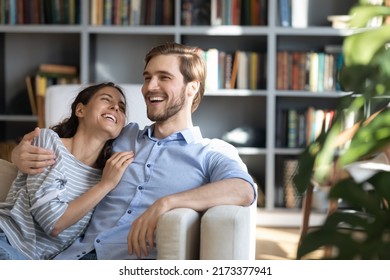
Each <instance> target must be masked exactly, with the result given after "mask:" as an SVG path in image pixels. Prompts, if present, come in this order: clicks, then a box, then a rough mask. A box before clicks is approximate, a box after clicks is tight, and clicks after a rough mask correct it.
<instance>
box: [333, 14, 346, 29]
mask: <svg viewBox="0 0 390 280" xmlns="http://www.w3.org/2000/svg"><path fill="white" fill-rule="evenodd" d="M350 19H351V16H349V15H331V16H328V21H330V22H331V23H332V27H333V28H334V29H346V28H348V23H349V21H350Z"/></svg>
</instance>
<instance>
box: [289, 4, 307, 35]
mask: <svg viewBox="0 0 390 280" xmlns="http://www.w3.org/2000/svg"><path fill="white" fill-rule="evenodd" d="M309 2H310V1H309V0H291V26H292V27H294V28H306V27H307V26H308V17H309V5H310V3H309Z"/></svg>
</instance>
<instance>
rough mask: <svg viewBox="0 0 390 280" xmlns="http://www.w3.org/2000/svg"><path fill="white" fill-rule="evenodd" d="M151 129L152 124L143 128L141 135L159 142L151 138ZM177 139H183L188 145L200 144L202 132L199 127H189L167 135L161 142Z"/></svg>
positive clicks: (152, 127)
mask: <svg viewBox="0 0 390 280" xmlns="http://www.w3.org/2000/svg"><path fill="white" fill-rule="evenodd" d="M153 129H154V124H152V125H150V126H146V127H145V128H144V130H143V131H142V132H141V135H145V136H147V137H149V138H150V139H153V140H161V139H156V138H155V137H153ZM177 139H184V140H185V141H186V142H187V144H189V143H194V142H195V143H196V142H200V141H201V140H202V139H203V137H202V132H201V131H200V128H199V126H194V127H190V128H187V129H184V130H181V131H178V132H175V133H172V134H171V135H169V136H168V137H166V138H165V139H162V140H167V141H169V140H177Z"/></svg>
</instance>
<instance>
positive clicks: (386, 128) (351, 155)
mask: <svg viewBox="0 0 390 280" xmlns="http://www.w3.org/2000/svg"><path fill="white" fill-rule="evenodd" d="M389 142H390V109H389V108H385V109H384V110H383V111H382V112H380V113H379V114H378V116H377V117H376V118H374V119H373V120H372V121H371V122H370V123H368V124H367V125H365V126H361V127H360V128H359V130H358V131H357V132H356V134H355V135H354V137H353V138H352V141H351V143H350V146H349V147H348V149H347V150H346V151H345V152H344V154H342V155H340V157H339V163H340V166H346V165H347V164H350V163H352V162H355V161H357V160H360V159H362V158H364V157H365V156H367V155H369V154H372V153H374V152H377V151H379V150H380V149H382V148H383V147H385V146H386V145H388V143H389Z"/></svg>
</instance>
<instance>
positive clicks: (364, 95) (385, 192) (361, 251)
mask: <svg viewBox="0 0 390 280" xmlns="http://www.w3.org/2000/svg"><path fill="white" fill-rule="evenodd" d="M388 15H390V8H389V7H384V6H372V5H369V3H368V0H360V1H359V3H358V4H357V5H356V6H354V7H352V8H351V10H350V16H351V20H350V22H349V25H350V28H349V29H348V34H346V38H345V39H344V42H343V55H344V67H343V70H342V72H341V74H340V77H339V78H340V81H341V84H342V86H343V88H344V90H345V91H350V92H352V93H351V94H349V95H347V96H345V97H343V98H342V99H341V101H340V103H339V106H338V108H337V109H336V114H335V118H334V120H333V123H332V126H331V128H330V129H329V130H328V132H326V133H325V132H323V133H321V135H320V136H319V137H318V138H317V140H316V141H314V142H313V143H311V144H310V145H309V146H308V147H307V148H306V149H305V150H304V152H303V153H302V154H301V155H300V158H299V169H298V172H297V174H296V176H295V177H294V183H295V185H296V186H297V188H298V191H299V192H301V193H304V192H305V191H306V189H307V187H308V186H309V184H310V183H311V181H312V180H315V181H317V182H320V183H321V182H326V181H327V180H328V179H329V177H330V176H331V175H330V174H331V172H332V166H333V163H334V161H335V157H336V156H337V163H338V166H339V167H340V168H343V167H345V166H347V165H348V164H351V163H353V162H356V161H359V160H362V159H365V158H367V157H369V156H370V155H372V154H374V153H376V152H378V151H380V150H381V149H383V148H385V147H386V146H387V145H389V144H390V109H387V108H385V109H383V110H381V111H380V112H379V114H378V115H377V116H376V117H375V118H374V119H373V120H372V121H370V122H365V118H367V117H368V116H364V117H363V119H362V120H361V121H360V122H359V127H358V129H357V131H356V133H355V134H354V136H353V138H352V139H351V141H350V143H349V145H348V146H347V147H346V148H345V149H343V150H341V151H340V150H339V148H338V147H337V146H336V145H334V143H335V141H336V139H337V137H338V136H339V134H340V132H341V131H342V123H343V120H342V114H341V112H343V111H345V110H347V111H355V112H356V111H359V110H362V109H363V108H364V106H366V105H367V104H368V103H369V102H370V101H372V100H373V99H376V98H385V97H386V96H387V95H390V94H389V93H390V50H388V49H390V43H389V42H390V25H382V26H380V27H376V28H366V27H365V26H366V23H367V21H368V20H370V19H372V18H373V17H376V16H382V17H385V16H388ZM389 101H390V99H389ZM367 183H369V184H370V185H371V186H372V187H373V189H374V190H373V191H370V192H367V191H366V189H365V188H364V186H366V185H367ZM329 199H335V200H340V199H341V200H343V201H344V202H346V203H348V204H349V205H350V206H352V207H355V208H358V209H363V210H364V211H363V212H364V215H362V214H361V212H360V211H352V212H347V211H344V212H342V211H336V212H335V213H333V214H331V215H328V216H327V218H326V220H325V221H324V223H323V225H321V226H320V227H318V228H317V229H314V230H311V231H310V232H309V233H308V234H307V235H306V236H305V237H304V238H303V239H302V242H301V243H300V245H299V248H298V253H297V258H299V259H300V258H302V257H304V256H305V255H307V254H308V253H310V252H312V251H315V250H317V249H320V248H323V247H324V246H331V247H332V248H335V250H333V251H334V252H335V253H334V254H333V255H332V258H335V259H390V238H388V232H389V231H390V210H389V209H388V208H387V207H384V205H386V204H384V203H383V201H388V202H390V173H389V172H378V173H377V174H376V175H374V176H372V177H371V178H369V179H368V180H367V181H366V182H362V183H356V182H355V181H354V180H353V179H351V178H347V179H340V180H338V181H336V182H333V185H332V188H331V190H330V192H329ZM340 225H344V226H345V225H346V226H347V228H348V230H340ZM357 231H359V232H360V233H361V234H360V235H359V237H357V235H356V232H357Z"/></svg>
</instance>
